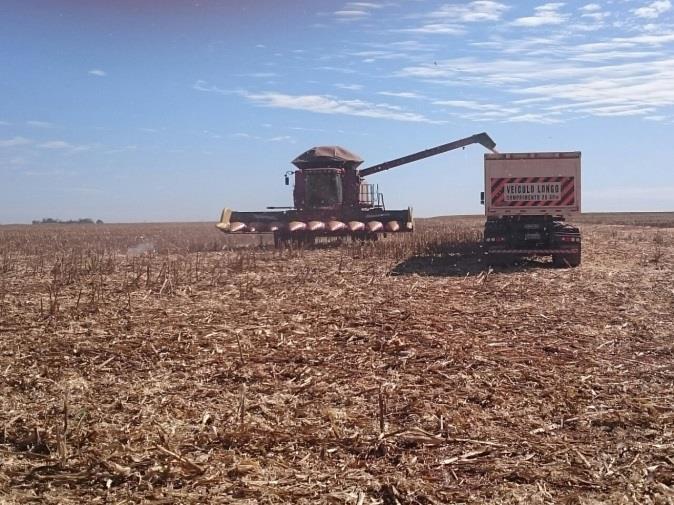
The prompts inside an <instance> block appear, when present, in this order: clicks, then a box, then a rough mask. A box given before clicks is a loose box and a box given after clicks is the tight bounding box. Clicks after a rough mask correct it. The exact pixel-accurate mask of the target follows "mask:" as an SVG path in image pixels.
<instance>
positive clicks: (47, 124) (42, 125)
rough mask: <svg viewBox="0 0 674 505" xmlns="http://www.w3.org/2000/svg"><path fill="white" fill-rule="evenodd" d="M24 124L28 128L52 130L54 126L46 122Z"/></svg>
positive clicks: (27, 122)
mask: <svg viewBox="0 0 674 505" xmlns="http://www.w3.org/2000/svg"><path fill="white" fill-rule="evenodd" d="M26 124H27V125H28V126H34V127H35V128H53V127H54V125H53V124H52V123H48V122H47V121H26Z"/></svg>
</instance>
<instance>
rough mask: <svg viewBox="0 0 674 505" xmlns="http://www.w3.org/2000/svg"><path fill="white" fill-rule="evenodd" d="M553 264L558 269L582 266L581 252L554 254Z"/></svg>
mask: <svg viewBox="0 0 674 505" xmlns="http://www.w3.org/2000/svg"><path fill="white" fill-rule="evenodd" d="M552 264H553V265H554V266H555V267H557V268H573V267H577V266H578V265H580V251H579V252H577V253H575V254H553V255H552Z"/></svg>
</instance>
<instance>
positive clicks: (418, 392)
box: [0, 214, 674, 504]
mask: <svg viewBox="0 0 674 505" xmlns="http://www.w3.org/2000/svg"><path fill="white" fill-rule="evenodd" d="M662 216H663V215H660V218H662V219H659V220H658V222H657V226H644V225H643V224H646V225H647V224H648V223H649V221H648V219H646V220H645V223H644V222H642V223H639V224H638V225H637V224H619V223H620V222H621V220H620V219H614V218H612V219H611V220H607V222H611V223H617V224H610V225H609V224H602V223H601V222H598V221H601V219H594V218H592V219H590V218H588V219H587V220H586V221H583V220H581V221H580V223H581V228H582V233H583V263H582V266H581V267H579V268H577V269H554V268H551V267H550V266H549V265H548V264H546V263H544V262H541V261H526V262H523V263H522V264H520V265H517V266H513V267H508V268H503V267H499V268H496V269H490V268H489V267H488V265H487V263H485V262H484V261H482V258H481V257H480V256H479V255H476V254H467V255H465V254H464V255H461V254H455V253H451V254H450V253H448V252H447V251H450V252H451V251H453V250H454V249H452V247H451V243H450V244H449V247H448V249H447V251H446V252H445V253H443V252H442V250H439V251H438V250H437V248H436V249H434V252H433V253H427V254H419V253H418V251H417V254H416V255H410V254H408V253H406V251H407V250H408V249H406V248H405V247H407V246H402V245H401V246H400V247H396V246H395V244H396V242H395V241H393V242H392V244H393V245H390V243H389V245H386V243H385V242H379V243H377V244H374V245H359V244H356V245H348V246H346V247H324V248H320V249H316V250H309V251H281V252H277V251H274V250H271V249H259V248H248V249H237V250H220V249H221V247H222V245H223V244H224V240H225V238H224V237H221V236H220V235H218V234H217V232H216V231H215V230H214V228H213V225H212V224H193V225H190V224H181V225H180V224H175V225H149V224H148V225H99V226H86V225H71V226H46V225H44V226H43V225H35V226H25V227H20V226H13V227H0V503H3V504H4V503H7V504H14V503H54V504H56V503H58V504H68V503H153V504H154V503H230V502H236V503H244V504H246V503H247V504H257V503H259V504H280V503H300V504H302V503H305V504H310V503H311V504H313V503H331V504H332V503H335V504H337V503H347V504H439V503H471V504H473V503H475V504H477V503H493V504H502V503H503V504H520V503H521V504H530V503H532V504H544V503H545V504H547V503H564V504H599V503H616V504H628V503H629V504H672V503H674V389H673V385H674V359H673V357H674V280H673V274H674V215H672V214H669V218H667V215H664V216H665V217H664V218H663V217H662ZM668 219H669V220H668ZM622 222H627V221H624V220H623V221H622ZM429 223H431V224H433V226H435V228H433V229H434V230H435V231H433V233H437V234H439V235H440V236H442V234H443V233H444V232H443V231H442V229H443V227H446V228H447V229H450V230H452V233H453V235H452V236H454V237H456V236H460V235H461V234H462V233H464V234H465V236H470V237H472V236H474V235H475V234H479V223H480V220H479V219H473V220H470V219H464V220H453V219H446V220H439V221H436V220H433V221H429ZM438 223H439V224H438ZM423 226H424V225H423V223H422V224H421V225H420V227H421V231H422V235H423ZM428 226H430V224H429V225H428ZM438 229H439V230H440V231H437V230H438Z"/></svg>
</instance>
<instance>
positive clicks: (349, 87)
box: [335, 82, 363, 91]
mask: <svg viewBox="0 0 674 505" xmlns="http://www.w3.org/2000/svg"><path fill="white" fill-rule="evenodd" d="M335 88H339V89H346V90H350V91H359V90H361V89H363V85H362V84H342V83H339V82H338V83H337V84H335Z"/></svg>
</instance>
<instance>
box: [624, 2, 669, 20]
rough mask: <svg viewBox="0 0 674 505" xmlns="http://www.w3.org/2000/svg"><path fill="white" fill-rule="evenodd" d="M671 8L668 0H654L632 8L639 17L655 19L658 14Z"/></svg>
mask: <svg viewBox="0 0 674 505" xmlns="http://www.w3.org/2000/svg"><path fill="white" fill-rule="evenodd" d="M671 8H672V2H670V0H655V2H651V3H650V4H648V5H646V6H644V7H640V8H638V9H634V10H633V11H632V12H634V15H635V16H638V17H640V18H648V19H655V18H658V17H660V14H663V13H665V12H667V11H668V10H670V9H671Z"/></svg>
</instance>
